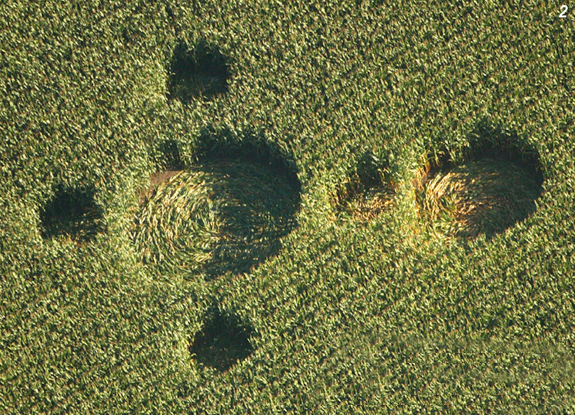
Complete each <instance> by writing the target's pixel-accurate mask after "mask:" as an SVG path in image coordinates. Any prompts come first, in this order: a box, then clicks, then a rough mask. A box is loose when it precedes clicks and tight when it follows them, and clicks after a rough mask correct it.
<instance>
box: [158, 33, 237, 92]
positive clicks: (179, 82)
mask: <svg viewBox="0 0 575 415" xmlns="http://www.w3.org/2000/svg"><path fill="white" fill-rule="evenodd" d="M169 75H170V78H169V84H168V90H169V96H170V97H174V98H178V99H179V100H181V101H182V102H184V103H188V102H190V100H191V99H193V98H198V97H204V98H206V99H211V98H215V97H216V96H218V95H221V94H223V93H225V92H226V91H227V90H228V79H229V78H230V71H229V68H228V64H227V59H226V57H225V56H224V55H223V54H222V53H221V52H220V51H219V49H218V48H217V47H215V46H214V45H210V44H208V43H206V42H205V41H201V42H199V43H198V44H197V45H196V46H195V47H194V48H190V47H188V45H187V44H186V43H183V42H182V43H180V44H178V45H177V46H176V48H175V49H174V54H173V57H172V61H171V65H170V74H169Z"/></svg>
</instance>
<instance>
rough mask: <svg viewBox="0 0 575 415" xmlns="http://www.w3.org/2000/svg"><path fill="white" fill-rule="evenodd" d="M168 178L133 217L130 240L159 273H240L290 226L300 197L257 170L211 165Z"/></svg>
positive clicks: (235, 163)
mask: <svg viewBox="0 0 575 415" xmlns="http://www.w3.org/2000/svg"><path fill="white" fill-rule="evenodd" d="M174 173H175V175H173V176H172V177H171V178H170V179H169V180H168V181H166V182H163V183H160V184H159V186H158V187H157V188H156V189H155V191H153V193H152V194H151V195H150V196H149V198H148V199H147V201H145V202H144V204H143V206H142V209H141V211H140V214H139V216H138V217H137V218H136V228H135V234H134V239H135V242H136V244H137V246H138V247H139V248H140V250H141V252H142V254H143V257H144V261H145V262H146V263H149V264H152V265H155V266H156V267H157V269H158V270H160V271H161V272H175V273H177V274H178V275H184V276H185V277H192V276H196V275H203V276H204V278H205V279H207V280H209V279H212V278H214V277H216V276H218V275H222V274H223V273H226V272H228V271H231V272H233V273H240V272H247V271H249V270H250V269H251V268H252V267H253V266H256V265H257V264H259V263H261V262H262V261H264V260H265V259H266V258H268V257H269V256H272V255H274V254H276V253H277V252H278V250H279V247H280V244H279V238H280V237H282V236H284V235H286V234H288V233H289V232H290V231H291V230H292V229H293V228H294V226H295V219H294V214H295V212H296V211H297V209H298V206H299V193H298V192H297V191H296V190H295V189H294V188H293V187H292V186H291V185H290V184H289V183H288V182H287V181H286V180H285V179H284V178H283V177H281V176H279V175H277V174H276V173H275V172H273V171H271V170H270V169H268V168H266V167H264V166H261V165H258V164H257V163H252V162H248V161H240V160H215V161H210V162H205V163H202V164H199V165H196V166H193V167H192V168H190V169H187V170H184V171H180V172H177V173H176V172H174Z"/></svg>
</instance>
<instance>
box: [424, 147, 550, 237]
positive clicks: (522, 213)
mask: <svg viewBox="0 0 575 415" xmlns="http://www.w3.org/2000/svg"><path fill="white" fill-rule="evenodd" d="M540 193H541V183H540V180H539V179H538V177H537V175H536V174H535V173H534V172H533V171H532V170H531V169H529V168H528V167H526V166H524V165H522V164H521V163H519V162H516V161H510V160H505V159H495V158H488V157H487V158H481V159H477V160H472V161H467V162H466V163H463V164H461V165H459V166H456V167H453V168H451V169H445V170H439V171H438V172H437V173H436V174H435V175H434V176H433V177H431V178H430V179H429V180H428V181H427V182H426V183H425V185H424V189H423V198H422V208H423V210H424V211H425V212H426V213H427V215H428V216H429V217H430V219H431V220H432V221H433V222H434V223H435V224H436V225H439V227H441V228H443V229H444V230H445V231H446V232H447V233H449V234H451V235H454V236H457V237H462V238H473V237H476V236H478V235H480V234H485V235H486V236H487V237H492V236H494V235H495V234H498V233H500V232H503V231H504V230H505V229H507V228H509V227H510V226H513V225H514V224H515V223H517V222H519V221H521V220H523V219H525V218H526V217H527V216H529V215H530V214H531V213H533V212H534V211H535V209H536V205H535V200H536V199H537V198H538V197H539V195H540Z"/></svg>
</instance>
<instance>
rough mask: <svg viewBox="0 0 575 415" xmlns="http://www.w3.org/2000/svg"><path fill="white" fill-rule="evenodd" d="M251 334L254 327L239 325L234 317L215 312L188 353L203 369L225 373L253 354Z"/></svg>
mask: <svg viewBox="0 0 575 415" xmlns="http://www.w3.org/2000/svg"><path fill="white" fill-rule="evenodd" d="M251 335H252V330H251V328H249V327H246V326H245V325H242V324H240V323H239V321H237V319H236V318H233V316H231V317H230V316H223V315H222V314H221V313H219V312H216V313H214V315H213V316H212V317H211V318H210V319H208V321H206V323H205V325H204V328H203V329H202V331H201V332H199V333H198V334H197V335H196V336H195V338H194V341H193V342H192V343H191V344H190V346H189V351H190V353H191V355H192V356H193V358H194V360H195V361H196V362H197V363H198V365H199V366H200V367H212V368H214V369H216V370H217V371H219V372H225V371H226V370H228V369H229V368H231V367H232V366H233V365H234V364H235V363H236V362H238V361H239V360H243V359H245V358H247V357H248V356H249V355H250V354H251V353H252V352H253V348H252V345H251V343H250V341H249V338H250V337H251Z"/></svg>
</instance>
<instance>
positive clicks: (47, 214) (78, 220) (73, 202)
mask: <svg viewBox="0 0 575 415" xmlns="http://www.w3.org/2000/svg"><path fill="white" fill-rule="evenodd" d="M94 194H95V188H94V187H64V186H59V187H58V188H57V189H56V192H55V194H54V196H53V197H52V198H51V199H50V200H49V201H48V202H47V203H46V205H45V206H44V207H43V209H42V210H41V211H40V222H41V224H42V230H41V234H42V237H43V238H44V239H50V238H53V237H55V236H59V235H68V236H69V237H70V238H71V239H73V240H75V241H77V242H88V241H90V240H92V239H93V238H94V236H95V235H96V234H97V233H99V232H101V231H103V230H104V225H103V221H102V216H103V212H102V210H101V208H100V207H98V206H97V205H96V203H95V202H94Z"/></svg>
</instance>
